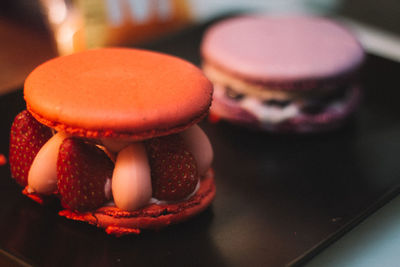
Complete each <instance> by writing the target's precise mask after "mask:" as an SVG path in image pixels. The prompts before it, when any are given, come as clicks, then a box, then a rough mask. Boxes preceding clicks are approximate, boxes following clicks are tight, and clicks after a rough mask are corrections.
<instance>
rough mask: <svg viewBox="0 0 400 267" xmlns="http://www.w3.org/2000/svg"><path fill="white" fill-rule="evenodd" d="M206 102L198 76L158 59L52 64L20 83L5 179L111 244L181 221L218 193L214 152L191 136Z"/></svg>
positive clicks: (105, 53) (147, 54)
mask: <svg viewBox="0 0 400 267" xmlns="http://www.w3.org/2000/svg"><path fill="white" fill-rule="evenodd" d="M212 93H213V86H212V84H211V83H210V81H209V80H208V79H207V78H206V77H205V76H204V75H203V73H202V72H201V70H199V69H198V68H197V67H195V66H194V65H192V64H190V63H188V62H186V61H184V60H182V59H179V58H176V57H173V56H170V55H166V54H162V53H157V52H152V51H146V50H139V49H129V48H102V49H96V50H88V51H84V52H80V53H75V54H72V55H68V56H63V57H57V58H55V59H52V60H49V61H47V62H45V63H43V64H42V65H40V66H38V67H37V68H36V69H35V70H33V71H32V73H31V74H30V75H29V76H28V77H27V79H26V81H25V85H24V98H25V101H26V107H27V110H24V111H22V112H21V113H20V114H18V115H17V117H16V118H15V120H14V123H13V125H12V127H11V135H10V167H11V174H12V176H13V177H14V178H15V180H16V181H17V182H18V183H19V184H21V185H22V186H24V188H25V189H24V191H23V193H24V194H26V195H28V196H29V197H31V198H32V199H34V200H36V201H38V202H41V203H42V202H44V200H47V199H49V198H52V197H54V198H59V199H60V202H61V204H62V206H63V208H64V209H63V210H61V211H60V212H59V214H60V215H61V216H65V217H66V218H69V219H74V220H79V221H86V222H88V223H90V224H93V225H96V226H98V227H101V228H105V230H106V232H107V233H109V234H114V235H117V236H120V235H124V234H131V233H136V234H137V233H139V232H140V231H141V230H142V229H159V228H163V227H166V226H168V225H170V224H175V223H179V222H181V221H184V220H187V219H189V218H191V217H193V216H194V215H196V214H198V213H199V212H201V211H203V210H204V209H206V208H207V207H208V206H209V205H210V204H211V202H212V200H213V198H214V196H215V191H216V190H215V183H214V172H213V171H212V169H211V164H212V158H213V150H212V146H211V143H210V141H209V139H208V137H207V135H206V134H205V133H204V132H203V131H202V129H201V128H200V127H199V126H197V123H198V122H199V121H201V120H202V119H203V118H204V117H205V116H206V115H207V114H208V110H209V107H210V105H211V99H212ZM201 147H205V149H204V150H202V149H199V148H201Z"/></svg>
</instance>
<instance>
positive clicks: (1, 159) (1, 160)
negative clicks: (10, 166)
mask: <svg viewBox="0 0 400 267" xmlns="http://www.w3.org/2000/svg"><path fill="white" fill-rule="evenodd" d="M6 163H7V158H6V156H4V154H1V153H0V166H2V165H6Z"/></svg>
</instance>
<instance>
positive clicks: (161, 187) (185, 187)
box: [146, 134, 199, 201]
mask: <svg viewBox="0 0 400 267" xmlns="http://www.w3.org/2000/svg"><path fill="white" fill-rule="evenodd" d="M146 149H147V153H148V156H149V162H150V167H151V182H152V190H153V196H154V197H156V198H158V199H160V200H169V201H177V200H181V199H184V198H185V197H187V196H188V195H190V194H191V193H192V192H193V191H194V189H195V188H196V185H197V183H198V180H199V176H198V173H197V165H196V162H195V159H194V157H193V155H192V154H191V153H190V152H189V150H187V149H186V147H185V145H184V142H183V139H182V137H181V136H180V135H178V134H174V135H169V136H163V137H158V138H153V139H150V140H148V141H146Z"/></svg>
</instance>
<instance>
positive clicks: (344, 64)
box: [201, 16, 364, 83]
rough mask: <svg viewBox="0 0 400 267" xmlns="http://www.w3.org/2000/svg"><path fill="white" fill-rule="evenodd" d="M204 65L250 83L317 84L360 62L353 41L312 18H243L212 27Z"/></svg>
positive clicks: (333, 25)
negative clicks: (290, 82)
mask: <svg viewBox="0 0 400 267" xmlns="http://www.w3.org/2000/svg"><path fill="white" fill-rule="evenodd" d="M201 52H202V55H203V58H204V59H205V61H206V62H208V63H211V64H213V65H214V66H216V67H219V68H222V69H223V70H226V71H228V72H231V73H232V74H235V75H237V76H240V77H242V78H245V79H248V80H250V81H254V82H261V83H268V82H279V81H303V80H318V79H326V78H330V77H337V76H340V75H342V74H345V73H348V72H350V71H352V70H354V69H356V68H357V67H359V66H360V64H361V63H362V61H363V58H364V53H363V49H362V48H361V46H360V44H359V42H358V41H357V40H356V38H355V37H354V36H353V35H352V34H351V33H350V32H349V31H347V30H346V29H344V28H343V27H341V26H340V25H338V24H336V23H333V22H332V21H330V20H328V19H324V18H320V17H313V16H243V17H237V18H232V19H228V20H225V21H223V22H220V23H218V24H216V25H215V26H213V27H211V28H210V29H209V30H208V31H207V32H206V34H205V36H204V40H203V43H202V47H201Z"/></svg>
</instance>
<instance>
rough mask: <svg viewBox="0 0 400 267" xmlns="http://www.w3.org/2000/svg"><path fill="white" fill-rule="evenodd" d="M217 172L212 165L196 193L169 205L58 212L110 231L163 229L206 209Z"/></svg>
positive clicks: (122, 232) (138, 231) (121, 232)
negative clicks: (133, 209)
mask: <svg viewBox="0 0 400 267" xmlns="http://www.w3.org/2000/svg"><path fill="white" fill-rule="evenodd" d="M215 192H216V188H215V184H214V172H213V171H212V170H211V169H210V170H209V172H208V173H207V175H206V177H204V178H203V179H202V181H201V184H200V188H199V190H198V191H197V192H196V194H195V195H194V196H192V197H191V198H190V199H188V200H187V201H184V202H178V203H173V204H168V205H158V204H151V205H149V206H146V207H145V208H143V209H139V210H136V211H132V212H129V211H123V210H121V209H118V208H116V207H114V206H112V207H102V208H100V209H98V210H97V211H95V212H87V213H75V212H72V211H70V210H62V211H60V212H59V214H60V215H61V216H64V217H66V218H68V219H73V220H78V221H85V222H88V223H90V224H93V225H96V226H97V227H100V228H105V230H106V232H107V233H108V234H113V235H117V236H120V235H125V234H132V233H134V234H139V233H140V230H141V229H161V228H164V227H167V226H169V225H171V224H176V223H179V222H183V221H186V220H188V219H189V218H191V217H193V216H195V215H196V214H198V213H200V212H202V211H203V210H205V209H206V208H207V207H208V206H209V205H210V204H211V202H212V200H213V199H214V197H215Z"/></svg>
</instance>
